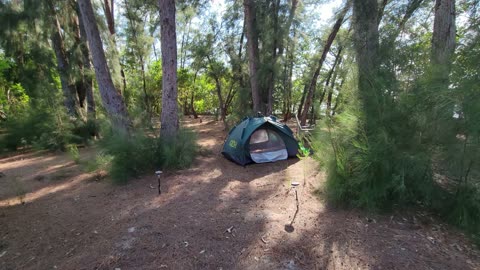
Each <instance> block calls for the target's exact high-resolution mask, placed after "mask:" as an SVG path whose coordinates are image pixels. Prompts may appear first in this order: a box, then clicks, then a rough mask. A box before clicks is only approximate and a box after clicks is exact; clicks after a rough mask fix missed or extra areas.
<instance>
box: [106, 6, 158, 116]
mask: <svg viewBox="0 0 480 270" xmlns="http://www.w3.org/2000/svg"><path fill="white" fill-rule="evenodd" d="M105 1H106V2H105V4H107V1H108V0H105ZM112 1H113V0H112ZM124 5H125V9H126V17H127V18H128V21H129V23H130V25H131V26H132V36H133V39H134V41H135V43H137V44H138V34H137V31H136V25H135V22H134V20H133V19H132V17H131V16H130V11H129V10H128V1H127V0H125V1H124ZM112 7H113V2H112ZM134 55H135V54H134ZM136 57H137V58H138V60H139V61H140V63H139V64H140V75H141V76H142V89H143V102H144V105H145V111H146V112H147V117H148V118H149V119H151V118H152V114H151V110H150V109H151V108H150V102H149V96H148V93H147V81H146V76H145V61H144V60H143V55H142V53H139V54H138V55H137V56H136ZM121 72H123V69H122V70H121ZM122 77H123V78H125V75H122ZM125 84H126V81H124V85H125ZM149 122H150V121H149Z"/></svg>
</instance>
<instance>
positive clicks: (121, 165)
mask: <svg viewBox="0 0 480 270" xmlns="http://www.w3.org/2000/svg"><path fill="white" fill-rule="evenodd" d="M101 146H102V148H103V149H104V150H105V154H106V155H110V156H111V157H112V160H111V162H110V166H109V169H108V170H109V174H110V176H111V177H112V179H113V180H114V182H116V183H125V182H127V181H128V180H129V179H131V178H132V177H137V176H140V175H142V174H144V173H147V172H149V171H151V172H153V171H155V170H158V169H163V170H169V169H182V168H186V167H188V166H190V165H191V164H192V162H193V160H194V158H195V155H196V153H197V152H198V147H197V144H196V136H195V134H194V133H193V132H192V131H189V130H180V131H179V133H178V134H177V136H175V137H173V138H169V139H163V138H155V137H149V136H146V135H145V134H143V133H137V134H135V135H132V136H130V137H118V136H108V137H105V138H104V139H103V140H102V142H101Z"/></svg>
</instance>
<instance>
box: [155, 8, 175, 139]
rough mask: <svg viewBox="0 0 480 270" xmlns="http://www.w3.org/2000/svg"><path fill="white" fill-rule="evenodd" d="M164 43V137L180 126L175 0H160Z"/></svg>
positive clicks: (162, 127) (161, 40)
mask: <svg viewBox="0 0 480 270" xmlns="http://www.w3.org/2000/svg"><path fill="white" fill-rule="evenodd" d="M158 5H159V8H160V42H161V44H162V72H163V76H162V115H161V122H162V126H161V129H160V134H161V136H162V137H171V136H175V135H176V134H177V132H178V128H179V120H178V104H177V97H178V91H177V35H176V29H175V0H159V1H158Z"/></svg>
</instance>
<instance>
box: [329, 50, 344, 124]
mask: <svg viewBox="0 0 480 270" xmlns="http://www.w3.org/2000/svg"><path fill="white" fill-rule="evenodd" d="M341 63H342V47H340V48H339V49H338V53H337V55H336V56H335V62H334V64H333V67H332V71H333V76H332V81H331V83H330V85H329V86H328V87H327V89H328V95H327V108H326V111H325V115H326V116H330V114H331V108H332V96H333V89H334V88H335V82H336V81H337V75H338V69H339V67H340V65H341Z"/></svg>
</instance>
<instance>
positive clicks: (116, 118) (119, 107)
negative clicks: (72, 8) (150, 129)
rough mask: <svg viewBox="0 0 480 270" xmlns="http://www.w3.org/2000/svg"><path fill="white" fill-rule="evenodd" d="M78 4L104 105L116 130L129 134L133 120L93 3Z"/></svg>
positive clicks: (85, 1)
mask: <svg viewBox="0 0 480 270" xmlns="http://www.w3.org/2000/svg"><path fill="white" fill-rule="evenodd" d="M78 4H79V7H80V12H81V14H82V20H83V24H84V27H85V32H86V34H87V39H88V44H89V45H90V50H91V53H92V59H93V66H94V67H95V75H96V77H97V83H98V87H99V89H100V96H101V97H102V103H103V106H104V108H105V110H106V111H107V113H108V116H109V118H110V120H111V121H112V124H113V126H114V128H115V130H116V131H117V132H119V133H120V134H123V135H129V134H130V131H131V127H132V122H131V120H130V117H129V116H128V112H127V108H126V106H125V103H124V101H123V98H122V96H121V95H120V92H119V91H118V90H117V89H115V86H114V85H113V81H112V77H111V75H110V71H109V69H108V66H107V60H106V58H105V52H104V51H103V45H102V40H101V39H100V32H99V31H98V26H97V22H96V20H95V14H94V12H93V7H92V3H91V2H90V0H78Z"/></svg>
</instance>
